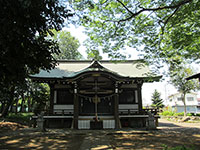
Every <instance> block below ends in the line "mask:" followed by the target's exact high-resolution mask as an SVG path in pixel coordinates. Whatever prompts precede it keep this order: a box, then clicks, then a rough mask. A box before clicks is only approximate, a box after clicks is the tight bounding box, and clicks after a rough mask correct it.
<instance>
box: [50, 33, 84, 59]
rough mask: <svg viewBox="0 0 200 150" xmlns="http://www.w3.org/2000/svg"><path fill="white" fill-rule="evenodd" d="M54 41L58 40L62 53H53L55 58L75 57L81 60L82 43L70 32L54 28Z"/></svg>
mask: <svg viewBox="0 0 200 150" xmlns="http://www.w3.org/2000/svg"><path fill="white" fill-rule="evenodd" d="M52 32H53V34H54V35H53V37H52V39H53V40H54V41H57V42H58V46H59V50H60V53H58V54H53V56H54V58H55V59H75V60H79V59H81V58H82V55H81V54H80V52H79V51H78V48H79V46H80V43H79V41H78V39H76V38H75V37H73V36H72V35H71V34H70V32H67V31H64V30H62V31H56V30H52Z"/></svg>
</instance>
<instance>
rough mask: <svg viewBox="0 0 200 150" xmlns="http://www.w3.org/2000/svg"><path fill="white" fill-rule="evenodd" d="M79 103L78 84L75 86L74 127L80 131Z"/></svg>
mask: <svg viewBox="0 0 200 150" xmlns="http://www.w3.org/2000/svg"><path fill="white" fill-rule="evenodd" d="M78 107H79V101H78V96H77V84H76V83H75V84H74V122H73V127H74V129H78V116H79V109H78Z"/></svg>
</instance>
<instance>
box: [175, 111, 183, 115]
mask: <svg viewBox="0 0 200 150" xmlns="http://www.w3.org/2000/svg"><path fill="white" fill-rule="evenodd" d="M174 116H184V112H181V113H175V114H174Z"/></svg>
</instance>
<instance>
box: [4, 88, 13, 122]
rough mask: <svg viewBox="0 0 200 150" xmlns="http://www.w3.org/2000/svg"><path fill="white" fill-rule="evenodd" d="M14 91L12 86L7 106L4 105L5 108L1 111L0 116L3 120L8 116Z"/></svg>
mask: <svg viewBox="0 0 200 150" xmlns="http://www.w3.org/2000/svg"><path fill="white" fill-rule="evenodd" d="M14 91H15V86H12V87H11V89H10V99H9V101H8V102H7V104H6V105H5V107H4V109H3V112H2V115H1V116H2V117H3V118H4V117H6V116H7V115H8V112H9V108H10V106H11V105H12V103H13V101H14Z"/></svg>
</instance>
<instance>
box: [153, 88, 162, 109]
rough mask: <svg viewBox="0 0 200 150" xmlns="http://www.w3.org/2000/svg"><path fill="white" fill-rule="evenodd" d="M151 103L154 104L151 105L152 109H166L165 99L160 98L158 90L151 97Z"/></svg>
mask: <svg viewBox="0 0 200 150" xmlns="http://www.w3.org/2000/svg"><path fill="white" fill-rule="evenodd" d="M151 101H152V104H151V106H152V107H157V108H163V107H164V104H163V99H161V98H160V93H159V92H158V91H157V90H155V91H154V93H153V95H152V97H151Z"/></svg>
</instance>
